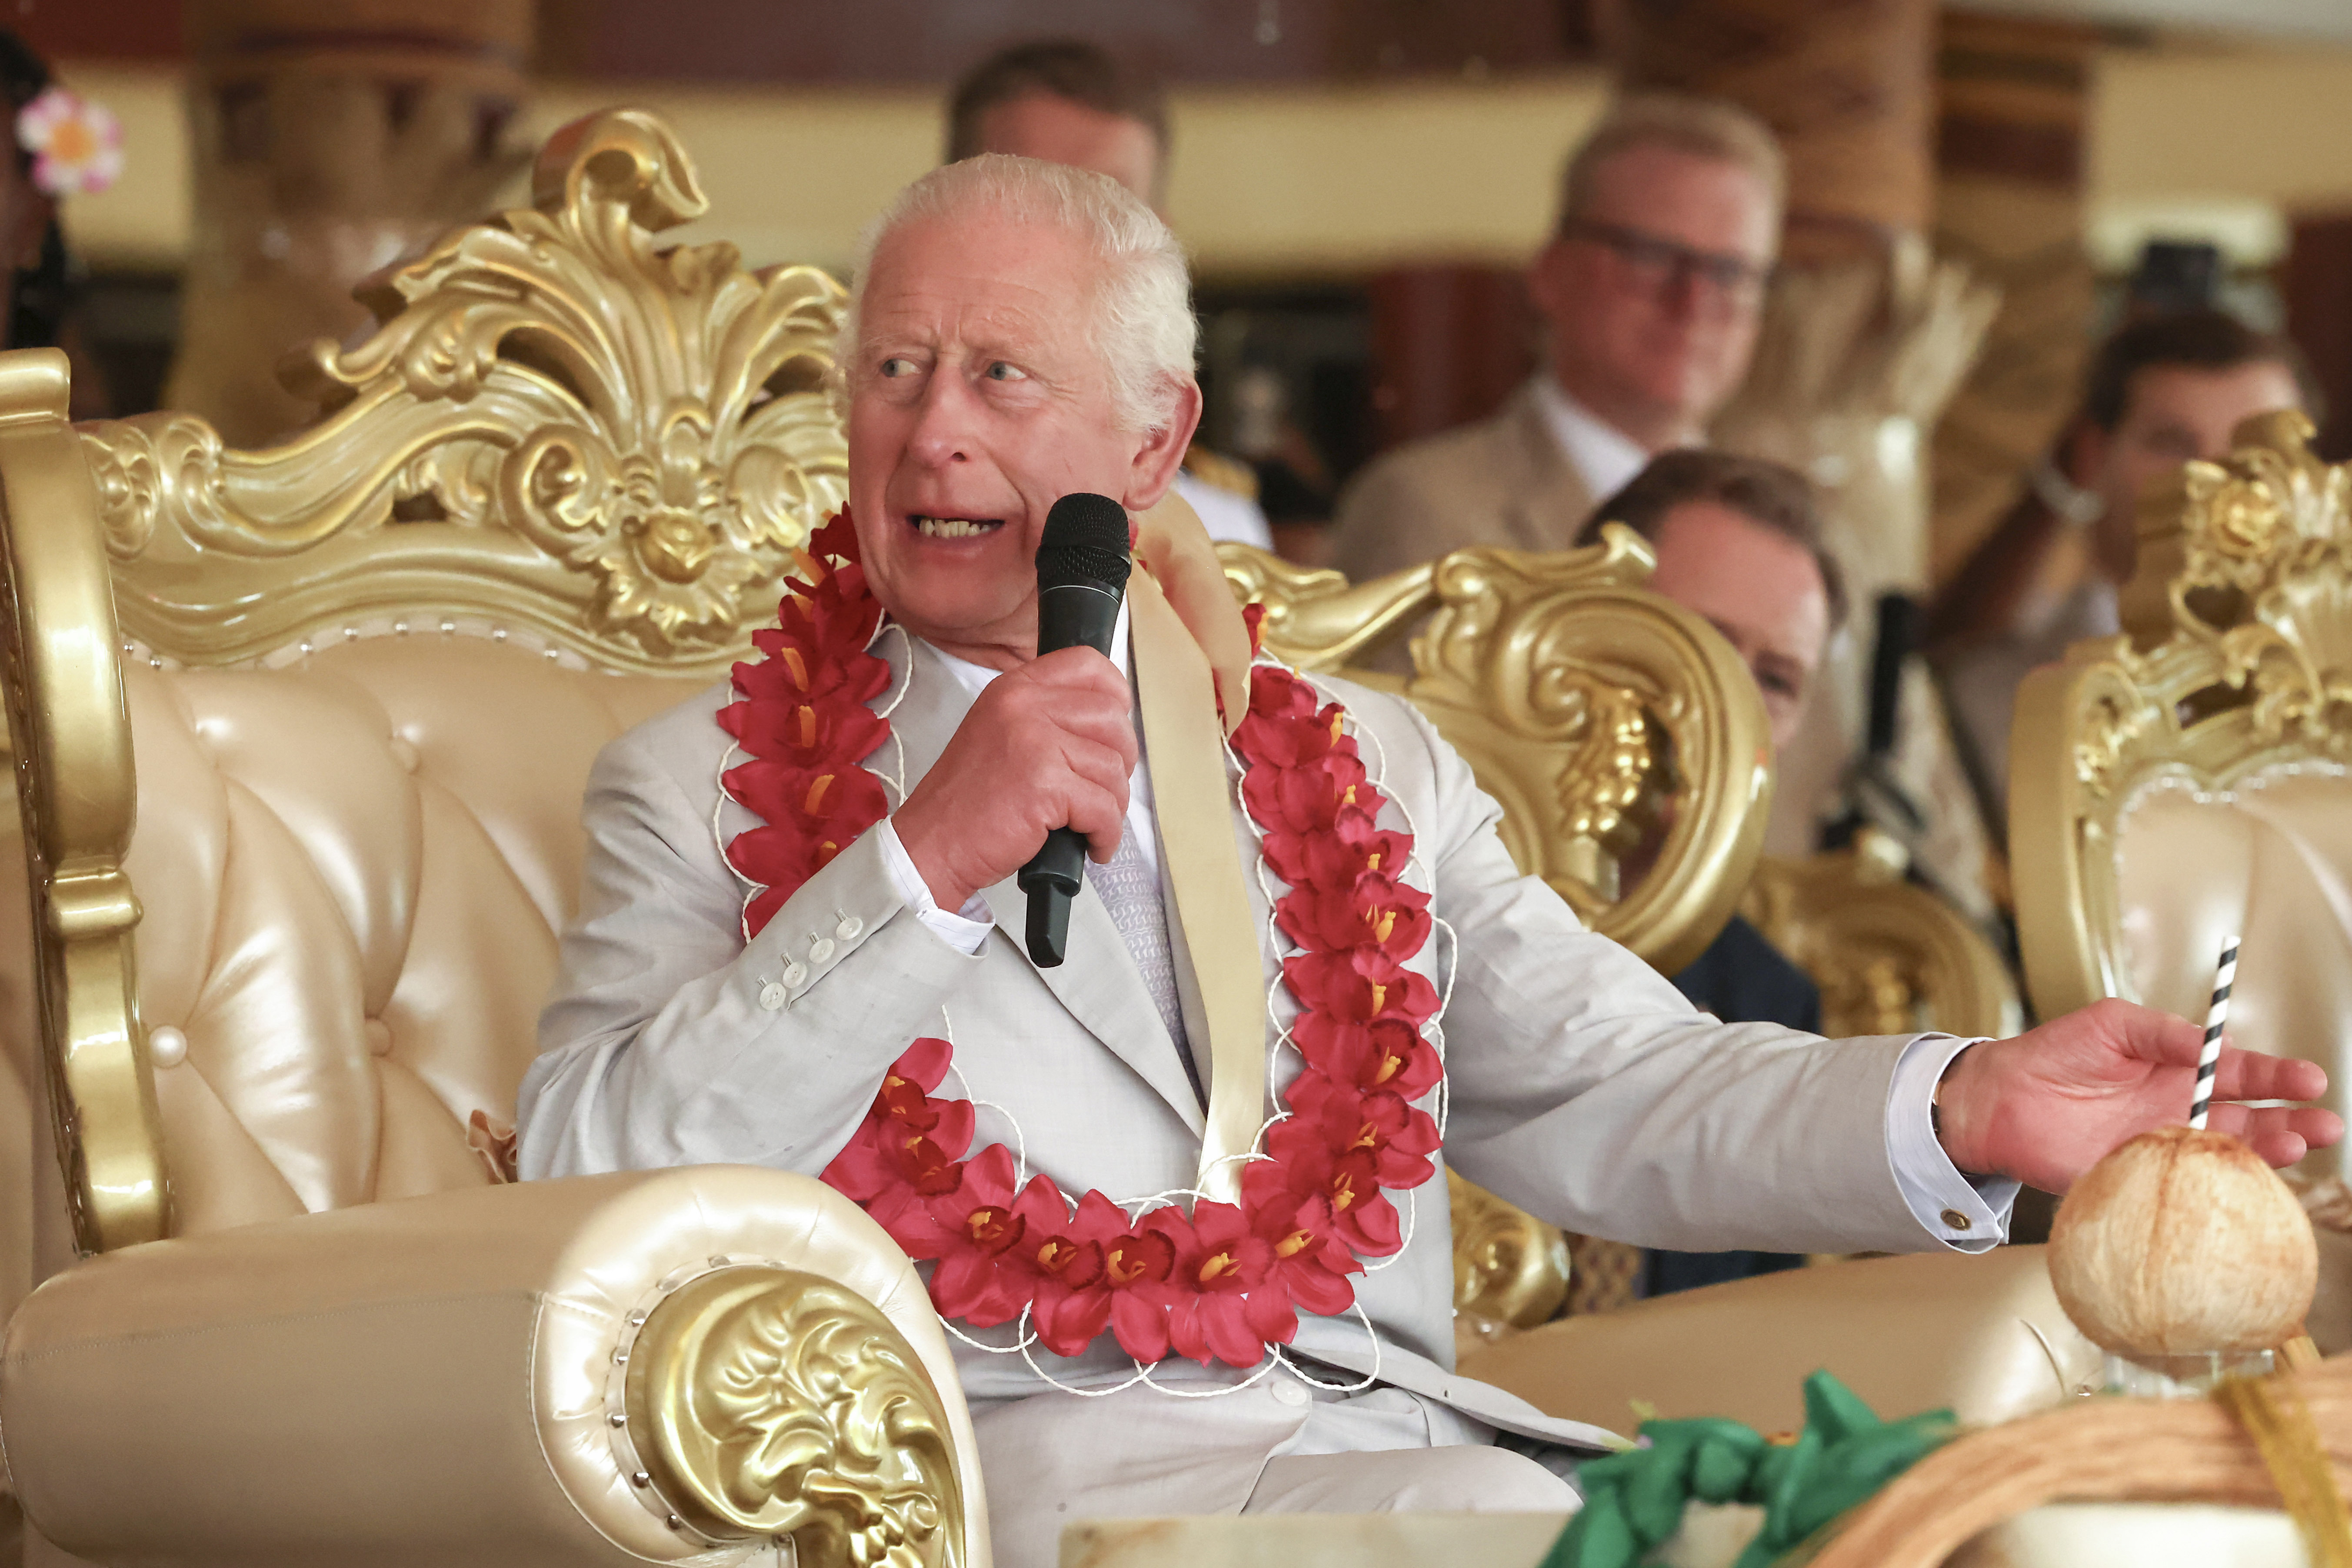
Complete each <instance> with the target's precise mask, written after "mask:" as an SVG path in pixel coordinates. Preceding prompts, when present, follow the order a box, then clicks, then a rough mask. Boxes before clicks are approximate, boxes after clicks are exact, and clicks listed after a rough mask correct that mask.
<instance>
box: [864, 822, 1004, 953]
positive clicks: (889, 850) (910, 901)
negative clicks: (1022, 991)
mask: <svg viewBox="0 0 2352 1568" xmlns="http://www.w3.org/2000/svg"><path fill="white" fill-rule="evenodd" d="M875 832H876V833H877V834H878V835H879V836H880V837H881V840H882V864H883V866H884V868H886V869H887V870H888V871H889V873H890V881H891V884H892V885H893V886H894V887H896V888H897V889H898V900H899V901H900V902H901V903H903V904H905V905H906V906H907V907H908V909H910V910H914V911H915V918H916V919H917V920H919V921H922V922H923V927H924V929H925V930H927V931H929V932H930V933H931V934H932V935H933V936H935V937H938V938H939V939H940V941H941V942H946V943H947V944H948V945H949V946H950V947H951V948H954V949H955V950H956V951H957V952H961V953H962V954H963V955H964V956H965V957H967V958H969V957H971V955H972V954H974V953H976V952H979V951H980V949H981V944H982V942H986V941H987V940H988V933H989V931H991V930H992V928H993V927H994V926H995V924H996V917H995V916H994V915H993V914H992V913H991V912H990V910H989V908H988V900H986V899H983V898H982V897H981V896H980V895H979V894H978V893H974V894H973V895H972V896H971V898H969V899H967V900H964V906H963V908H962V910H960V911H959V912H957V913H955V914H950V913H948V911H947V910H943V909H941V908H940V906H939V900H936V899H934V898H932V897H931V889H930V886H929V884H928V883H926V882H925V881H924V880H923V874H922V873H921V872H920V871H918V870H916V869H915V860H914V857H912V856H910V855H908V853H907V847H906V846H905V845H903V844H901V843H899V842H898V828H897V827H896V826H892V824H891V821H890V819H889V818H888V817H887V816H886V817H884V818H883V819H882V820H881V821H880V822H879V823H877V825H876V826H875Z"/></svg>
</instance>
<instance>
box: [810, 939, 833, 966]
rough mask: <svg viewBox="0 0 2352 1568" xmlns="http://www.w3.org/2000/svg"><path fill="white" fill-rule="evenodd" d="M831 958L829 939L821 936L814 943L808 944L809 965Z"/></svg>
mask: <svg viewBox="0 0 2352 1568" xmlns="http://www.w3.org/2000/svg"><path fill="white" fill-rule="evenodd" d="M832 956H833V939H832V938H831V937H824V936H821V937H819V938H817V939H816V940H815V941H814V942H811V943H809V962H810V963H824V961H825V960H826V959H828V958H831V957H832Z"/></svg>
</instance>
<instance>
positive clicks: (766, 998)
mask: <svg viewBox="0 0 2352 1568" xmlns="http://www.w3.org/2000/svg"><path fill="white" fill-rule="evenodd" d="M784 1000H785V993H784V988H783V987H782V985H779V984H776V983H775V982H774V981H772V980H771V981H769V982H768V983H767V984H765V985H762V986H761V987H760V1005H761V1006H762V1007H765V1008H766V1009H767V1010H768V1011H769V1012H771V1013H772V1012H775V1011H776V1010H777V1009H778V1008H780V1007H782V1005H784Z"/></svg>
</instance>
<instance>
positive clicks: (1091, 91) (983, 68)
mask: <svg viewBox="0 0 2352 1568" xmlns="http://www.w3.org/2000/svg"><path fill="white" fill-rule="evenodd" d="M1168 143H1169V133H1168V96H1167V94H1166V93H1165V92H1164V91H1163V90H1162V89H1161V88H1160V83H1159V81H1158V80H1156V79H1154V78H1152V77H1151V76H1150V75H1148V74H1146V73H1145V72H1142V71H1140V70H1137V69H1135V68H1132V67H1129V66H1126V65H1122V64H1121V63H1120V62H1119V61H1118V60H1117V59H1115V58H1112V57H1111V56H1110V54H1109V53H1108V52H1107V51H1105V50H1103V49H1101V48H1098V47H1096V46H1095V45H1093V44H1088V43H1083V42H1080V41H1078V40H1076V39H1056V40H1053V41H1049V42H1045V43H1034V44H1022V45H1018V46H1016V47H1013V48H1010V49H1005V50H1003V51H1001V52H1000V53H997V54H994V55H992V56H990V57H989V58H987V59H985V60H983V61H982V62H981V63H980V65H979V66H978V67H976V68H974V69H972V70H971V72H970V73H968V74H967V75H966V76H965V77H964V79H962V80H961V81H960V82H958V83H957V84H956V89H955V95H954V96H953V97H952V98H950V100H948V146H947V162H949V163H960V162H961V161H962V160H964V159H966V158H970V157H972V156H974V155H975V154H978V153H1012V154H1013V155H1014V156H1015V157H1020V158H1040V159H1043V160H1045V162H1046V163H1067V164H1069V165H1071V166H1072V167H1074V168H1079V169H1091V170H1093V171H1094V172H1095V173H1096V174H1108V175H1109V176H1110V177H1111V178H1112V179H1114V180H1117V181H1118V183H1119V184H1122V185H1125V186H1126V187H1127V188H1128V189H1129V190H1130V191H1133V192H1134V193H1135V194H1136V195H1139V196H1141V197H1142V198H1143V199H1144V200H1145V201H1146V202H1148V203H1150V206H1151V210H1152V211H1153V212H1155V213H1158V214H1159V215H1160V216H1161V217H1162V218H1163V219H1164V218H1165V217H1166V216H1168V214H1167V207H1166V205H1165V200H1164V198H1165V195H1166V191H1167V185H1168ZM1176 493H1177V494H1179V495H1181V496H1182V497H1183V498H1184V499H1185V500H1187V501H1189V502H1191V503H1192V510H1194V511H1196V512H1198V513H1200V514H1201V521H1202V524H1203V525H1204V526H1205V527H1206V528H1207V529H1208V531H1209V537H1210V538H1212V539H1231V540H1237V541H1239V542H1242V543H1244V544H1255V545H1256V546H1257V547H1258V548H1259V549H1261V550H1270V549H1272V548H1273V547H1274V538H1273V534H1272V531H1270V530H1269V529H1268V528H1267V527H1266V521H1265V511H1264V510H1262V509H1261V508H1260V507H1259V506H1258V502H1257V478H1256V476H1255V474H1254V473H1252V472H1251V470H1250V468H1249V467H1248V465H1246V464H1244V463H1242V462H1239V461H1237V460H1236V459H1234V458H1228V457H1225V456H1223V454H1221V453H1217V452H1213V451H1210V450H1209V449H1208V448H1207V447H1202V446H1199V445H1195V446H1194V447H1192V449H1191V450H1190V451H1188V452H1186V453H1185V454H1184V467H1183V468H1182V469H1181V471H1180V472H1179V473H1178V475H1177V478H1176Z"/></svg>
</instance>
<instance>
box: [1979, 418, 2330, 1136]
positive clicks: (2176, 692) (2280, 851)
mask: <svg viewBox="0 0 2352 1568" xmlns="http://www.w3.org/2000/svg"><path fill="white" fill-rule="evenodd" d="M2310 435H2311V426H2310V424H2309V423H2308V422H2307V421H2306V420H2305V419H2304V417H2303V416H2301V415H2299V414H2292V413H2280V414H2269V415H2263V416H2258V417H2256V418H2253V419H2250V420H2248V421H2247V422H2246V423H2244V424H2243V425H2241V426H2239V427H2238V430H2237V432H2236V436H2235V447H2236V449H2235V450H2234V451H2233V452H2232V453H2231V455H2230V457H2229V458H2226V459H2225V460H2223V461H2221V462H2219V463H2191V464H2189V465H2188V467H2187V468H2185V469H2184V470H2183V471H2182V472H2181V473H2180V475H2179V477H2178V478H2177V479H2175V480H2173V481H2172V482H2171V483H2170V484H2169V485H2168V486H2167V487H2162V488H2160V489H2157V490H2154V491H2152V492H2151V493H2150V495H2149V496H2148V497H2147V498H2146V499H2145V500H2143V502H2142V504H2141V507H2140V511H2139V519H2138V522H2139V559H2138V564H2137V573H2136V574H2135V575H2134V577H2133V579H2132V581H2131V582H2130V583H2129V584H2127V585H2126V587H2125V589H2124V591H2123V595H2122V618H2123V626H2124V632H2123V635H2121V636H2119V637H2108V638H2101V639H2095V640H2092V641H2086V642H2080V643H2077V644H2075V645H2074V647H2072V648H2070V649H2068V650H2067V655H2066V658H2065V659H2064V661H2063V662H2062V663H2060V664H2056V665H2053V666H2049V667H2047V668H2042V669H2040V670H2037V671H2035V672H2034V673H2033V674H2032V676H2031V677H2029V678H2028V679H2027V680H2026V682H2025V685H2024V688H2023V689H2021V691H2020V693H2019V696H2018V702H2017V717H2016V720H2015V730H2014V733H2013V737H2012V739H2011V766H2010V855H2011V878H2012V880H2013V882H2014V884H2015V888H2016V894H2017V918H2018V929H2019V935H2020V938H2021V943H2022V946H2023V948H2024V953H2025V973H2026V983H2027V985H2028V988H2029V989H2030V990H2031V992H2032V997H2033V1003H2034V1006H2035V1008H2036V1009H2037V1010H2038V1011H2040V1012H2041V1014H2042V1016H2044V1017H2048V1016H2053V1015H2054V1014H2056V1013H2059V1012H2063V1011H2064V1010H2066V1009H2068V1008H2071V1007H2076V1006H2080V1005H2084V1004H2085V1003H2088V1002H2093V1001H2096V1000H2098V999H2099V998H2101V997H2105V996H2122V997H2127V998H2130V999H2132V1000H2135V1001H2139V1002H2145V1003H2147V1004H2148V1005H2152V1006H2157V1007H2161V1008H2163V1009H2165V1010H2166V1011H2168V1012H2171V1013H2177V1014H2179V1015H2181V1016H2184V1017H2189V1018H2194V1019H2198V1020H2200V1021H2202V1019H2203V1017H2204V1016H2205V1010H2206V1005H2207V1003H2208V1000H2209V998H2210V991H2211V987H2212V984H2213V972H2214V965H2215V963H2216V961H2217V960H2218V959H2219V957H2220V956H2221V945H2222V943H2223V942H2224V941H2225V940H2226V939H2227V938H2228V937H2230V936H2231V935H2233V934H2237V935H2242V937H2243V938H2244V946H2243V951H2242V953H2241V955H2240V959H2239V964H2238V973H2237V984H2236V988H2235V991H2234V994H2233V995H2232V998H2231V1009H2230V1027H2231V1034H2232V1035H2233V1036H2234V1037H2236V1038H2237V1040H2238V1042H2239V1043H2240V1044H2242V1045H2245V1046H2249V1047H2252V1048H2254V1049H2257V1050H2263V1051H2270V1052H2275V1053H2277V1054H2280V1055H2284V1056H2295V1057H2306V1058H2313V1059H2315V1060H2317V1061H2319V1062H2320V1063H2321V1064H2322V1065H2323V1066H2325V1067H2326V1068H2327V1069H2328V1075H2329V1078H2330V1080H2331V1082H2330V1085H2329V1089H2328V1103H2329V1104H2330V1105H2332V1106H2333V1107H2334V1108H2335V1109H2336V1110H2344V1109H2346V1106H2347V1098H2346V1096H2347V1087H2346V1086H2347V1069H2352V468H2330V467H2328V466H2327V465H2326V464H2324V463H2322V462H2320V461H2319V460H2318V459H2317V458H2315V457H2314V456H2312V454H2311V451H2310V449H2309V447H2308V446H2307V445H2306V443H2307V442H2308V440H2309V438H2310ZM2305 1168H2306V1169H2307V1170H2308V1171H2309V1172H2310V1173H2312V1174H2315V1175H2326V1174H2332V1173H2335V1172H2336V1170H2337V1169H2338V1168H2339V1156H2338V1154H2337V1153H2336V1152H2335V1151H2333V1150H2326V1151H2321V1152H2318V1153H2315V1154H2314V1155H2312V1156H2311V1157H2310V1158H2309V1159H2308V1160H2306V1161H2305Z"/></svg>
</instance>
